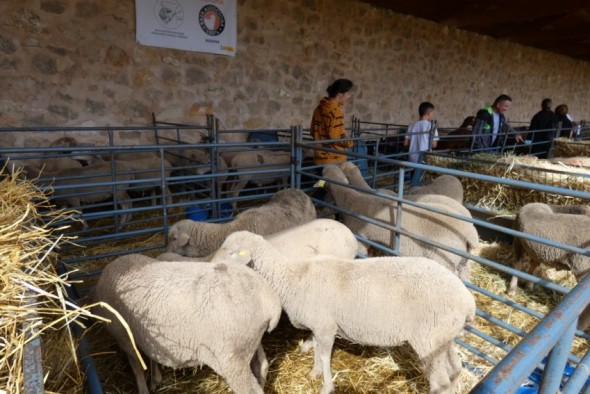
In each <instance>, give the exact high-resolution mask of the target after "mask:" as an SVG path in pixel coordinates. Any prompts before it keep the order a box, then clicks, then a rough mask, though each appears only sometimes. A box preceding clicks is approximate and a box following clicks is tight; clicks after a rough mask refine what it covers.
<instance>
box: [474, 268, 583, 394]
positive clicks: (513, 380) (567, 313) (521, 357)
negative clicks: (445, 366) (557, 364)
mask: <svg viewBox="0 0 590 394" xmlns="http://www.w3.org/2000/svg"><path fill="white" fill-rule="evenodd" d="M589 302H590V276H587V277H585V278H584V279H583V280H582V282H580V283H579V284H578V286H576V287H574V288H573V289H572V290H571V292H570V293H569V294H567V295H566V296H565V297H564V299H563V300H562V301H561V302H560V303H559V305H557V307H555V308H554V309H553V310H552V311H551V312H550V313H549V314H548V315H547V316H546V317H545V319H543V320H542V321H541V322H540V323H539V324H538V325H537V326H536V327H535V328H534V329H533V330H532V331H531V332H529V333H528V334H527V336H526V337H524V338H523V339H522V340H521V341H520V342H519V343H518V344H517V345H516V346H515V347H514V348H513V349H512V351H511V352H510V353H508V355H506V357H504V358H503V359H502V360H501V361H500V362H499V363H498V365H497V366H496V367H495V368H494V369H493V370H492V371H491V372H490V373H488V374H487V375H486V376H485V377H484V379H482V380H481V381H480V382H479V383H478V384H477V385H476V386H475V388H474V389H473V390H472V391H471V393H474V394H481V393H490V394H491V393H511V392H514V390H515V388H516V387H519V386H520V384H521V383H522V382H523V381H524V380H525V379H526V378H527V376H529V374H530V373H531V372H532V371H533V370H534V369H535V367H536V366H537V365H539V364H540V362H541V360H542V359H543V357H544V356H545V355H546V354H547V353H546V351H547V350H546V349H550V348H552V347H553V346H555V344H556V343H557V342H558V341H559V339H560V338H561V337H562V335H563V333H564V332H565V331H566V330H567V329H568V328H569V327H571V325H572V324H574V322H575V321H576V320H577V318H578V316H579V315H580V313H581V312H582V310H583V309H584V308H585V307H586V306H587V305H588V303H589Z"/></svg>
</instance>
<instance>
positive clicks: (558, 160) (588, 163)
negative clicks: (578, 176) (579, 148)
mask: <svg viewBox="0 0 590 394" xmlns="http://www.w3.org/2000/svg"><path fill="white" fill-rule="evenodd" d="M549 161H550V162H551V163H554V164H565V165H568V166H576V167H590V157H585V156H575V157H552V158H550V159H549Z"/></svg>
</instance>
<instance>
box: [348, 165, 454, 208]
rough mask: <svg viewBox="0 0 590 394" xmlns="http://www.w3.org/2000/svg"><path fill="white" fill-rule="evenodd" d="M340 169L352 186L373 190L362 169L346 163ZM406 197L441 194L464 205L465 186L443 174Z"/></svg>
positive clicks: (392, 193) (452, 177) (416, 187)
mask: <svg viewBox="0 0 590 394" xmlns="http://www.w3.org/2000/svg"><path fill="white" fill-rule="evenodd" d="M339 166H340V169H342V171H343V172H344V174H345V175H346V179H348V182H349V183H350V184H351V185H354V186H358V187H362V188H365V189H371V186H369V184H368V183H367V181H365V178H364V177H363V175H362V174H361V171H360V169H359V168H358V167H357V166H356V165H355V164H354V163H351V162H348V161H347V162H344V163H342V164H340V165H339ZM378 191H379V192H382V193H386V194H390V195H393V196H397V194H396V193H395V192H393V191H391V190H388V189H378ZM404 194H405V195H407V196H408V195H413V196H415V195H420V194H441V195H443V196H447V197H449V198H452V199H453V200H455V201H457V202H458V203H459V204H463V185H462V184H461V181H460V180H459V179H458V178H457V177H454V176H452V175H446V174H443V175H441V176H439V177H437V178H435V179H434V180H433V181H432V182H431V183H429V184H428V185H424V186H415V187H411V188H409V189H408V190H406V191H405V193H404Z"/></svg>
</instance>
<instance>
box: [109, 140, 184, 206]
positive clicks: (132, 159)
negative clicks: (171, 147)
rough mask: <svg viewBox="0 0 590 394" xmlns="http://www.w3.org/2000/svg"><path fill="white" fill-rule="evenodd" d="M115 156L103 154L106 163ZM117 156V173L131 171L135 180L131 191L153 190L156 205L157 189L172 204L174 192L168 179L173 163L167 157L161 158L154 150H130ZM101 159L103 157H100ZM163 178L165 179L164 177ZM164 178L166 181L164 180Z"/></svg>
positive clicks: (153, 202) (153, 203) (163, 198)
mask: <svg viewBox="0 0 590 394" xmlns="http://www.w3.org/2000/svg"><path fill="white" fill-rule="evenodd" d="M112 158H113V156H109V155H103V157H102V160H104V159H106V160H105V161H104V163H106V164H109V163H110V161H108V160H110V159H112ZM114 158H115V171H116V172H117V173H129V174H131V175H132V176H133V179H134V181H137V183H135V182H134V183H133V184H132V185H130V188H129V191H138V192H139V191H146V190H150V191H152V205H155V199H154V197H155V194H156V192H155V189H156V188H157V189H160V191H161V192H162V200H163V201H165V202H166V204H167V205H171V204H172V193H171V192H170V189H169V188H168V184H167V182H168V179H169V178H170V175H171V173H172V170H173V166H172V164H170V163H169V162H168V161H167V160H166V159H161V158H160V156H158V155H157V154H156V153H154V152H130V153H123V154H117V155H115V156H114ZM98 160H101V158H98ZM162 178H163V179H162ZM162 180H163V181H164V182H162Z"/></svg>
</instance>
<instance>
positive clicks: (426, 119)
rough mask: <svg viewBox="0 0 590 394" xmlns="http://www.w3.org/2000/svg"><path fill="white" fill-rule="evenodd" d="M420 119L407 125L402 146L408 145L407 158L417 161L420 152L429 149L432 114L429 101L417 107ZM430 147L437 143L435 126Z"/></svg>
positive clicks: (432, 106) (434, 146)
mask: <svg viewBox="0 0 590 394" xmlns="http://www.w3.org/2000/svg"><path fill="white" fill-rule="evenodd" d="M418 113H419V114H420V120H418V121H417V122H414V123H412V124H411V125H410V126H408V132H407V134H406V137H405V138H404V146H408V145H409V146H410V149H409V151H408V156H409V158H408V160H409V161H413V162H414V163H418V162H419V161H420V152H427V151H429V150H430V129H431V128H432V118H433V116H434V105H432V104H431V103H429V102H427V101H426V102H423V103H421V104H420V106H419V107H418ZM432 136H433V138H432V147H433V148H436V144H437V143H438V139H439V138H438V130H437V129H436V128H435V129H434V132H433V134H432Z"/></svg>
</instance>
